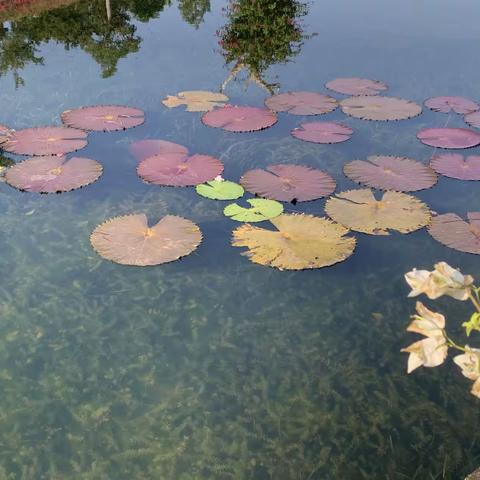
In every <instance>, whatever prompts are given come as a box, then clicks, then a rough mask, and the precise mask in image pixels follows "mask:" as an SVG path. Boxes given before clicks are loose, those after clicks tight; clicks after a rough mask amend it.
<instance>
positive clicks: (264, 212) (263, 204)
mask: <svg viewBox="0 0 480 480" xmlns="http://www.w3.org/2000/svg"><path fill="white" fill-rule="evenodd" d="M247 202H248V203H249V204H250V205H251V207H250V208H245V207H241V206H240V205H238V203H231V204H230V205H227V206H226V207H225V208H224V210H223V213H224V214H225V216H227V217H230V218H231V219H232V220H236V221H237V222H262V221H264V220H270V219H272V218H275V217H278V216H279V215H281V214H282V213H283V205H282V204H281V203H280V202H276V201H275V200H265V199H263V198H250V199H248V200H247Z"/></svg>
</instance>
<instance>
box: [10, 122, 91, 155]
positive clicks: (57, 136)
mask: <svg viewBox="0 0 480 480" xmlns="http://www.w3.org/2000/svg"><path fill="white" fill-rule="evenodd" d="M86 144H87V132H84V131H83V130H78V129H76V128H68V127H41V128H26V129H24V130H18V131H16V132H13V133H12V134H11V135H10V136H9V138H8V140H7V141H6V142H5V143H3V144H2V148H3V149H4V150H6V151H7V152H11V153H16V154H18V155H61V154H64V153H69V152H73V151H75V150H79V149H80V148H83V147H84V146H85V145H86Z"/></svg>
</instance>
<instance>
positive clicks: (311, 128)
mask: <svg viewBox="0 0 480 480" xmlns="http://www.w3.org/2000/svg"><path fill="white" fill-rule="evenodd" d="M291 134H292V136H293V137H295V138H298V139H300V140H304V141H306V142H313V143H341V142H345V141H347V140H349V139H350V137H351V136H352V134H353V130H352V129H351V128H349V127H346V126H345V125H342V124H341V123H336V122H307V123H302V124H301V125H300V127H298V128H294V129H293V130H292V131H291Z"/></svg>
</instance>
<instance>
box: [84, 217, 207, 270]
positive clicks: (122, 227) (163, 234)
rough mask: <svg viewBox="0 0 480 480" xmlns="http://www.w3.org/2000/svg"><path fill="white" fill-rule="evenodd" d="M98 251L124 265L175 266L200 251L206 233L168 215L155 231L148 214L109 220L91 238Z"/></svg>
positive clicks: (190, 222)
mask: <svg viewBox="0 0 480 480" xmlns="http://www.w3.org/2000/svg"><path fill="white" fill-rule="evenodd" d="M90 242H91V244H92V246H93V248H94V250H95V251H96V252H97V253H98V254H99V255H100V256H101V257H103V258H105V259H107V260H111V261H112V262H115V263H120V264H122V265H135V266H140V267H145V266H149V265H160V264H162V263H168V262H172V261H174V260H178V259H179V258H181V257H184V256H186V255H188V254H190V253H192V252H193V251H194V250H196V249H197V248H198V246H199V245H200V243H201V242H202V232H201V231H200V229H199V228H198V226H197V225H196V224H195V223H193V222H192V221H190V220H187V219H186V218H182V217H177V216H173V215H167V216H165V217H163V218H162V219H161V220H160V221H159V222H158V223H157V224H156V225H154V226H153V227H149V226H148V221H147V216H146V215H144V214H137V215H125V216H122V217H115V218H111V219H110V220H107V221H106V222H105V223H102V224H101V225H99V226H98V227H97V228H96V229H95V230H94V231H93V233H92V235H91V236H90Z"/></svg>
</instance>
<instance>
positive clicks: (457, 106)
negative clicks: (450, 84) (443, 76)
mask: <svg viewBox="0 0 480 480" xmlns="http://www.w3.org/2000/svg"><path fill="white" fill-rule="evenodd" d="M425 106H426V107H428V108H429V109H430V110H433V111H434V112H441V113H450V112H455V113H460V114H462V115H463V114H465V113H471V112H476V111H477V110H478V109H480V106H479V105H478V104H476V103H475V102H474V101H472V100H469V99H468V98H464V97H449V96H446V97H433V98H429V99H428V100H426V101H425Z"/></svg>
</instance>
